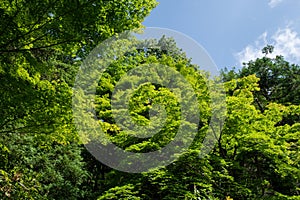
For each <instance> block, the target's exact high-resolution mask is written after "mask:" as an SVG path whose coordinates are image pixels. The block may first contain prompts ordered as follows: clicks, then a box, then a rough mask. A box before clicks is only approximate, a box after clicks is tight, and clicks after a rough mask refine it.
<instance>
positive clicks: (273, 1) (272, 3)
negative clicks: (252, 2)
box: [268, 0, 283, 8]
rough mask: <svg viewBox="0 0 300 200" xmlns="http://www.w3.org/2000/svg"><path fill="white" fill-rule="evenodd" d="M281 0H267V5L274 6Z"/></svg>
mask: <svg viewBox="0 0 300 200" xmlns="http://www.w3.org/2000/svg"><path fill="white" fill-rule="evenodd" d="M282 1H283V0H269V3H268V4H269V6H270V7H271V8H274V7H276V6H277V5H278V4H280V3H281V2H282Z"/></svg>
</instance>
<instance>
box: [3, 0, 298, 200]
mask: <svg viewBox="0 0 300 200" xmlns="http://www.w3.org/2000/svg"><path fill="white" fill-rule="evenodd" d="M156 5H157V2H156V1H154V0H112V1H107V0H100V1H99V0H97V1H95V0H75V1H66V0H54V1H47V0H46V1H37V2H35V1H28V0H2V1H1V2H0V19H1V24H0V83H1V84H0V109H1V111H2V112H1V116H0V134H1V137H0V198H1V199H220V200H223V199H227V200H229V199H300V183H299V180H300V153H299V150H300V141H299V136H300V119H299V111H300V105H299V99H300V97H299V75H300V74H299V70H300V67H299V65H296V64H290V63H289V62H287V61H286V60H285V59H284V57H282V56H277V57H275V58H270V57H269V55H270V54H271V53H272V51H273V47H272V46H267V47H265V48H264V49H263V53H264V54H265V56H264V57H262V58H257V59H256V60H254V61H249V62H248V63H245V65H244V66H243V67H242V68H241V70H226V69H225V70H223V72H222V76H221V77H219V78H220V79H223V81H224V83H223V85H224V88H225V91H226V107H227V111H226V119H225V123H224V124H221V123H220V124H218V126H216V127H215V128H217V129H218V130H222V131H221V132H220V134H216V136H215V139H216V144H215V146H214V147H213V149H212V151H211V152H210V153H209V154H208V155H206V156H205V157H200V156H199V155H200V154H201V149H202V143H203V140H204V138H205V134H206V132H207V130H208V129H209V124H210V122H211V121H212V119H211V117H212V115H213V110H214V109H220V110H221V107H222V105H213V104H212V98H213V97H214V95H216V94H214V93H213V92H211V91H210V90H209V84H208V83H210V80H209V79H208V76H206V75H207V72H205V71H201V70H199V67H201V66H197V65H194V64H192V62H191V59H190V58H188V57H187V56H186V55H185V52H183V51H182V50H180V49H179V48H178V47H177V45H176V42H175V40H174V39H172V38H168V37H167V36H164V37H162V38H160V39H150V40H138V39H136V40H134V41H133V42H132V43H126V44H127V45H131V46H132V47H133V48H132V50H131V51H127V52H126V53H124V54H123V55H121V56H119V57H114V58H113V61H112V62H110V63H109V66H108V68H107V69H106V70H105V72H104V73H103V74H102V76H101V77H99V80H98V81H97V89H96V97H95V99H94V100H93V101H94V102H95V105H96V106H95V110H94V111H95V113H96V116H93V115H91V117H95V120H96V121H97V123H98V124H99V125H100V126H101V127H102V129H103V130H104V132H105V134H106V136H107V137H108V138H109V139H110V141H112V142H113V143H114V144H115V145H116V146H118V147H120V148H122V149H124V150H126V151H129V152H135V153H146V152H151V151H157V150H160V149H162V148H163V147H165V146H167V145H168V144H169V143H171V142H173V144H174V152H177V153H178V154H176V159H174V162H171V164H170V163H169V164H168V165H162V166H161V167H159V168H151V170H149V171H146V172H143V173H134V174H132V173H127V172H123V171H118V170H116V169H114V168H111V167H109V166H107V165H105V164H104V163H101V162H99V161H98V160H97V159H96V158H95V157H94V156H93V155H92V153H91V152H89V151H88V150H87V149H86V148H85V146H84V144H85V145H87V144H89V141H88V140H87V141H83V140H82V138H80V137H79V136H78V132H79V131H78V130H77V129H76V127H75V126H74V116H73V114H74V113H73V111H74V110H72V95H73V94H74V91H73V87H74V82H75V76H76V74H77V72H78V68H79V66H80V65H81V64H82V63H83V62H84V59H85V58H86V57H87V56H88V55H89V54H90V53H91V51H92V50H93V49H94V48H95V47H96V46H97V45H98V44H99V43H101V42H103V41H104V40H106V39H108V38H110V37H111V36H113V35H118V34H119V33H121V32H123V31H126V30H133V29H136V28H137V29H139V28H141V27H142V25H141V22H142V21H143V19H144V18H145V17H146V16H147V15H148V14H149V13H150V11H151V10H152V9H153V8H154V7H155V6H156ZM100 56H101V55H100ZM163 66H168V68H169V69H170V70H173V71H172V73H174V74H178V75H180V76H182V77H184V79H185V80H186V81H187V82H188V83H189V85H190V86H191V88H192V90H190V88H188V87H187V86H186V85H184V84H181V82H180V81H179V79H178V77H177V76H173V77H171V78H173V79H174V81H175V82H176V83H180V84H179V85H178V87H177V86H176V87H175V86H174V88H173V90H172V89H170V88H168V87H166V86H164V85H163V84H161V83H159V82H158V83H153V82H151V81H148V82H143V84H141V85H139V86H138V87H135V85H134V84H133V83H139V82H142V75H145V74H146V73H145V71H147V70H150V71H151V70H156V71H157V74H160V72H161V74H163V70H164V69H165V68H164V67H163ZM160 70H161V71H160ZM133 72H134V73H133ZM167 72H169V71H167ZM130 73H131V74H130ZM154 74H155V73H154ZM92 75H93V74H92ZM96 78H97V77H96ZM174 85H175V84H174ZM122 87H124V88H126V90H118V89H120V88H121V89H122ZM180 87H183V89H181V88H180ZM116 88H117V89H116ZM126 92H127V93H129V94H132V95H131V96H129V97H128V96H126V95H125V93H126ZM192 93H194V95H193V94H192ZM176 94H185V95H186V96H184V97H185V98H183V99H180V98H178V97H177V96H176ZM112 96H113V98H112ZM193 98H194V99H195V100H196V102H197V104H189V102H191V99H193ZM116 101H117V102H125V101H127V104H126V105H128V108H129V109H128V113H129V115H128V116H126V117H125V115H124V113H126V112H125V111H124V108H123V107H118V106H120V104H114V102H116ZM181 105H187V107H188V108H189V110H188V111H186V110H183V109H182V108H181ZM218 106H219V107H218ZM162 107H163V108H162ZM185 112H186V113H185ZM195 113H196V114H197V116H196V117H195V119H196V123H194V122H195V121H188V120H185V119H186V118H183V117H182V116H185V115H188V114H191V115H192V114H195ZM116 116H117V117H116ZM93 119H94V118H93ZM161 119H164V120H161ZM118 120H119V121H120V120H123V125H121V126H120V125H119V123H118V122H119V121H118ZM132 121H133V122H135V123H136V124H138V125H139V126H138V127H137V130H138V131H136V132H135V133H132V132H130V130H127V129H126V127H127V126H126V125H128V124H129V125H131V124H130V123H131V122H132ZM82 123H85V121H82ZM182 124H183V126H184V127H185V128H186V129H184V130H192V129H189V127H192V128H196V135H195V137H193V138H190V137H184V138H182V140H181V141H177V140H175V142H174V141H173V140H174V138H176V133H177V132H178V130H179V129H180V127H181V125H182ZM145 127H146V128H145ZM156 130H159V131H158V132H156ZM193 130H194V129H193ZM145 133H147V134H148V133H150V135H146V136H151V137H145ZM151 133H152V135H151ZM184 134H187V135H188V131H187V132H184ZM191 140H192V141H191ZM189 142H191V145H190V146H189V147H188V148H186V147H185V148H184V149H181V151H175V150H176V149H180V148H181V147H182V146H183V144H184V143H189ZM94 144H95V145H97V143H94ZM94 144H93V143H91V144H90V145H94ZM172 150H173V149H172ZM123 162H126V160H124V161H123ZM161 162H162V163H163V160H162V161H161ZM140 165H141V166H142V165H143V163H142V162H141V163H140Z"/></svg>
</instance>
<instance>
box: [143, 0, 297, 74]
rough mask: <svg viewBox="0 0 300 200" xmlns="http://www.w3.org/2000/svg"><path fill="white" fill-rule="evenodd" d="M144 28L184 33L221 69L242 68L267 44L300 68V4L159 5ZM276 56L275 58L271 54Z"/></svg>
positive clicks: (188, 1) (162, 1)
mask: <svg viewBox="0 0 300 200" xmlns="http://www.w3.org/2000/svg"><path fill="white" fill-rule="evenodd" d="M158 1H159V5H158V6H157V7H156V8H155V9H154V10H153V11H152V12H151V14H150V16H148V17H147V18H146V20H145V21H144V23H143V24H144V26H146V27H161V28H168V29H173V30H176V31H179V32H182V33H184V34H186V35H188V36H190V37H192V38H193V39H195V40H196V41H197V42H198V43H199V44H200V45H202V46H203V47H204V48H205V49H206V51H207V52H208V53H209V55H210V56H211V57H212V59H213V60H214V62H215V63H216V65H217V66H218V68H223V67H229V68H230V67H233V66H236V67H240V66H241V65H242V64H241V63H242V62H245V61H248V60H250V59H254V58H256V57H260V56H262V55H261V54H260V51H261V49H262V48H263V47H264V46H265V45H266V44H272V45H274V46H275V52H274V55H273V56H275V54H280V55H283V56H285V58H286V59H287V60H289V61H290V62H293V63H297V64H300V34H298V32H299V33H300V1H299V0H227V1H220V0H218V1H217V0H210V1H203V0H158ZM271 56H272V55H271Z"/></svg>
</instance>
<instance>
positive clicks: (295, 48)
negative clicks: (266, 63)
mask: <svg viewBox="0 0 300 200" xmlns="http://www.w3.org/2000/svg"><path fill="white" fill-rule="evenodd" d="M267 44H271V45H273V46H274V52H273V53H272V54H271V55H268V56H269V57H271V58H274V57H275V56H276V55H282V56H284V58H285V59H286V60H288V61H290V62H292V63H297V64H300V36H299V35H298V33H297V32H296V31H294V30H293V29H291V28H290V27H286V28H284V29H278V30H277V31H276V33H274V34H273V35H272V36H271V37H268V33H267V32H264V33H263V34H262V35H260V36H259V38H258V39H257V40H256V41H255V43H254V44H253V45H248V46H246V47H245V48H244V49H243V50H242V51H240V52H238V53H236V54H235V57H236V59H237V61H238V64H239V65H240V66H242V63H243V62H248V61H250V60H254V59H256V58H260V57H263V54H262V52H261V50H262V48H263V47H265V46H266V45H267Z"/></svg>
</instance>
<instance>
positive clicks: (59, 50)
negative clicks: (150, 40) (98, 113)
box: [0, 0, 157, 199]
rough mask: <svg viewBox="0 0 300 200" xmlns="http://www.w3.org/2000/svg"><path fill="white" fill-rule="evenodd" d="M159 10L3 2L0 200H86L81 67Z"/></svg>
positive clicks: (146, 0)
mask: <svg viewBox="0 0 300 200" xmlns="http://www.w3.org/2000/svg"><path fill="white" fill-rule="evenodd" d="M156 4H157V3H156V2H155V1H154V0H130V1H125V0H122V1H119V0H116V1H105V0H104V1H98V0H97V1H96V0H76V1H66V0H55V1H37V2H35V1H27V0H12V1H11V0H3V1H1V2H0V20H1V25H0V63H1V65H0V83H1V84H0V109H1V111H2V113H1V116H0V133H1V139H0V144H1V145H0V152H1V161H0V162H1V165H0V166H1V167H0V168H1V175H0V190H1V197H0V198H6V197H7V198H8V197H11V198H26V199H34V198H38V199H42V198H47V199H48V198H54V199H59V198H63V199H66V198H70V199H74V198H80V197H83V196H84V191H80V190H81V189H82V188H84V187H82V186H81V185H84V184H88V183H87V182H85V181H87V177H88V175H87V174H88V173H89V172H88V171H87V170H86V169H85V165H84V163H82V157H81V151H82V147H81V146H80V144H78V137H77V135H76V131H75V129H74V127H73V123H72V110H71V96H72V88H71V87H72V85H73V82H74V78H75V75H76V73H77V69H78V66H79V65H80V62H81V60H82V59H84V58H85V56H86V55H88V54H89V52H90V51H91V50H92V49H93V48H94V47H95V46H96V45H97V44H98V43H100V42H102V41H103V40H105V39H107V38H108V37H110V36H112V35H114V34H116V33H120V32H123V31H125V30H130V29H134V28H140V27H141V22H142V20H143V19H144V17H145V16H147V15H148V14H149V12H150V11H151V9H152V8H154V7H155V6H156ZM40 149H42V150H40ZM55 157H58V158H57V159H54V158H55ZM2 158H3V159H2ZM23 159H25V161H24V162H22V161H19V160H23ZM72 159H74V160H72ZM13 162H14V163H13ZM65 162H68V163H65ZM46 166H47V168H46V169H44V167H46ZM74 177H77V178H78V182H76V181H74ZM65 184H66V185H65ZM80 188H81V189H80ZM83 190H84V189H83ZM85 190H87V189H86V188H85ZM62 195H66V196H64V197H63V196H62Z"/></svg>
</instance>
